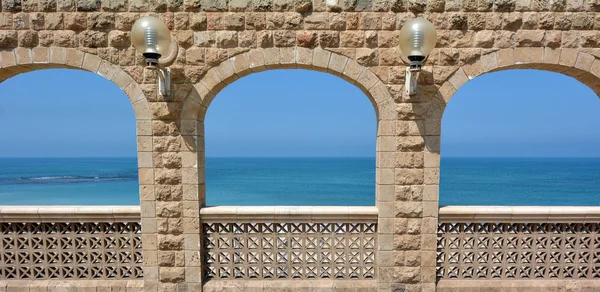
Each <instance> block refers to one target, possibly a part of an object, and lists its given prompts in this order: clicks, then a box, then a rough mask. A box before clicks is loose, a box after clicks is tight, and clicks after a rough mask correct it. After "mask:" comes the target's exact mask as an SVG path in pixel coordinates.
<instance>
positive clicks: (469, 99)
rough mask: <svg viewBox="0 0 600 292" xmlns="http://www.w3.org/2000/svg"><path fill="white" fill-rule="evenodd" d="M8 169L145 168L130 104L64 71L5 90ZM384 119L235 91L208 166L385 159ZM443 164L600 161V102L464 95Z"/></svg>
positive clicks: (323, 100)
mask: <svg viewBox="0 0 600 292" xmlns="http://www.w3.org/2000/svg"><path fill="white" fill-rule="evenodd" d="M0 123H1V124H2V127H0V156H1V157H92V156H104V157H106V156H112V157H115V156H135V153H136V152H135V151H136V139H135V119H134V116H133V110H132V108H131V105H130V103H129V101H128V100H127V97H126V96H125V94H124V93H122V92H121V91H120V90H119V88H118V87H117V86H116V85H114V84H112V83H111V82H110V81H108V80H105V79H104V78H103V77H101V76H99V75H96V74H93V73H88V72H84V71H77V70H68V69H53V70H41V71H35V72H30V73H26V74H21V75H18V76H15V77H13V78H10V79H9V80H6V81H4V82H2V83H0ZM375 127H376V119H375V111H374V110H373V107H372V106H371V104H370V102H369V100H368V98H367V97H366V96H365V95H364V94H363V93H362V92H361V91H360V90H359V89H358V88H356V87H355V86H353V85H351V84H349V83H347V82H346V81H344V80H342V79H340V78H338V77H335V76H333V75H329V74H326V73H320V72H313V71H305V70H273V71H266V72H260V73H255V74H252V75H249V76H246V77H244V78H242V79H240V80H238V81H236V82H234V83H233V84H231V85H229V86H228V87H226V88H225V89H224V90H223V91H222V92H221V93H220V94H219V95H218V96H217V97H216V98H215V101H214V102H213V103H212V105H211V106H210V108H209V110H208V113H207V119H206V151H207V156H234V157H242V156H374V154H375ZM442 128H443V129H442V132H443V137H442V156H463V157H464V156H487V157H494V156H513V157H514V156H544V157H551V156H559V157H565V156H584V157H591V156H595V157H600V100H599V99H598V97H597V96H596V95H595V94H594V92H592V91H591V90H590V89H589V88H587V87H586V86H585V85H583V84H581V83H579V82H578V81H576V80H574V79H572V78H570V77H567V76H564V75H560V74H556V73H551V72H544V71H534V70H509V71H502V72H496V73H492V74H487V75H483V76H480V77H478V78H476V79H474V80H472V81H470V82H468V83H467V84H466V85H465V86H464V87H462V88H461V89H460V90H459V92H458V93H457V94H456V95H455V96H454V97H453V99H452V101H451V102H450V104H449V105H448V108H447V109H446V112H445V114H444V120H443V127H442Z"/></svg>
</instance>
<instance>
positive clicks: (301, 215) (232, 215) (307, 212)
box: [200, 206, 378, 222]
mask: <svg viewBox="0 0 600 292" xmlns="http://www.w3.org/2000/svg"><path fill="white" fill-rule="evenodd" d="M377 215H378V209H377V207H374V206H373V207H341V206H335V207H334V206H331V207H329V206H323V207H321V206H289V207H288V206H219V207H204V208H202V209H200V218H201V219H202V220H203V221H226V220H229V221H231V220H235V221H276V222H280V221H283V222H285V221H298V220H300V221H348V220H351V221H353V222H355V221H376V220H377Z"/></svg>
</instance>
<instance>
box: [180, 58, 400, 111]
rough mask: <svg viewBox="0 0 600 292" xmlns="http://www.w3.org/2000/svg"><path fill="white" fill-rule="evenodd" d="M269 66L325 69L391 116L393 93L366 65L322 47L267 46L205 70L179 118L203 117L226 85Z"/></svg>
mask: <svg viewBox="0 0 600 292" xmlns="http://www.w3.org/2000/svg"><path fill="white" fill-rule="evenodd" d="M271 69H308V70H315V71H320V72H326V73H330V74H333V75H336V76H338V77H341V78H342V79H344V80H346V81H348V82H350V83H351V84H353V85H356V86H357V87H358V88H360V89H361V90H362V91H363V92H364V93H365V94H366V95H367V97H369V100H370V101H371V103H372V104H373V107H374V108H375V112H376V115H377V119H378V120H388V119H393V118H395V117H393V111H394V108H393V107H391V106H390V105H389V104H388V103H390V102H393V101H392V95H391V94H390V93H389V91H388V89H387V86H386V85H385V84H384V83H383V82H382V81H381V80H380V79H379V77H377V76H376V75H375V73H373V72H372V71H371V70H369V69H368V68H367V67H364V66H362V65H360V64H359V63H358V62H356V61H355V60H353V59H351V58H348V57H346V56H343V55H340V54H337V53H335V52H331V51H327V50H322V49H308V48H302V47H294V48H270V49H254V50H250V51H248V52H246V53H242V54H238V55H236V56H233V57H231V58H229V59H227V60H225V61H223V62H221V63H220V64H219V65H218V66H215V67H213V68H211V69H210V70H208V71H207V73H206V74H205V75H204V76H203V77H202V79H201V80H200V82H198V83H197V84H195V85H194V88H193V89H192V90H191V91H190V92H189V94H188V95H187V97H186V100H185V102H184V105H183V109H182V115H181V118H182V120H186V119H196V118H199V119H200V120H203V118H204V114H205V113H206V110H207V109H208V106H209V105H210V103H211V102H212V100H213V99H214V98H215V96H216V95H217V94H218V93H219V92H220V91H221V90H222V89H223V88H225V86H227V85H229V84H231V83H232V82H234V81H235V80H237V79H239V78H241V77H244V76H246V75H249V74H252V73H255V72H260V71H265V70H271Z"/></svg>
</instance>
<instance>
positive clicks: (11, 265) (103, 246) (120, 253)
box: [0, 222, 142, 280]
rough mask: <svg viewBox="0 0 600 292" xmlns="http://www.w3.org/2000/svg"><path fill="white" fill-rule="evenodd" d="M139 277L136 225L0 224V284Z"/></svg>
mask: <svg viewBox="0 0 600 292" xmlns="http://www.w3.org/2000/svg"><path fill="white" fill-rule="evenodd" d="M141 277H142V243H141V230H140V224H139V223H137V222H130V223H0V279H2V280H6V279H135V278H141Z"/></svg>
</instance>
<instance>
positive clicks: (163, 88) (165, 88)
mask: <svg viewBox="0 0 600 292" xmlns="http://www.w3.org/2000/svg"><path fill="white" fill-rule="evenodd" d="M146 69H149V70H153V71H156V73H157V75H158V91H159V93H160V95H162V96H163V97H169V96H171V68H169V67H167V68H165V67H163V66H161V65H159V64H155V65H152V66H147V67H146Z"/></svg>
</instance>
